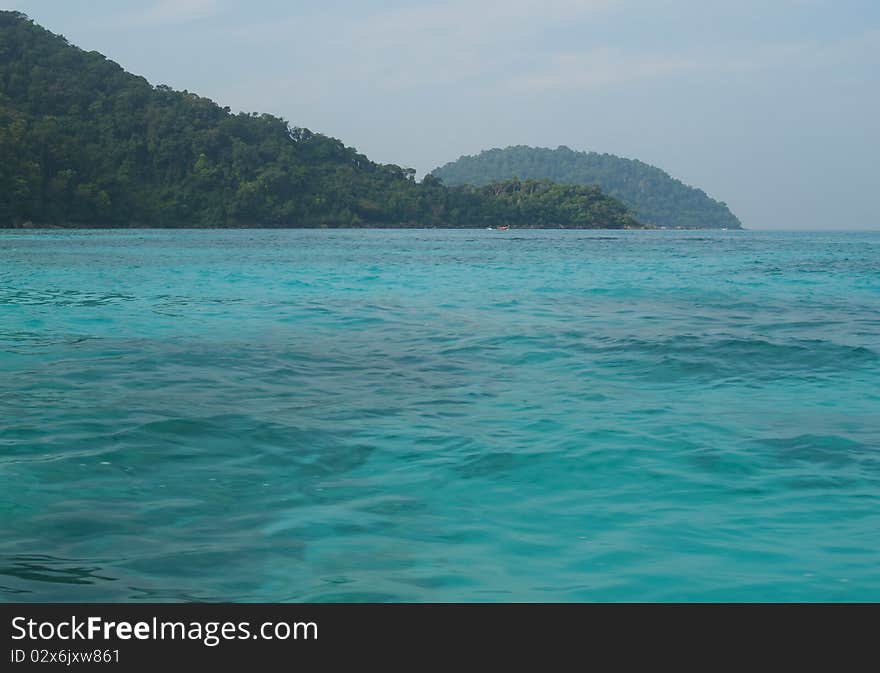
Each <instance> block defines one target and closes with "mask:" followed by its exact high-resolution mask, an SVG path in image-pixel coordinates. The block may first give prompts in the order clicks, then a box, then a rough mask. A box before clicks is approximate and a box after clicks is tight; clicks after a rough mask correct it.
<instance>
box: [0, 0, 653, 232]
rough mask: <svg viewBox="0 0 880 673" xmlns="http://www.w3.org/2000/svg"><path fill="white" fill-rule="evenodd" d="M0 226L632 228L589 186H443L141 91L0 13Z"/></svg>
mask: <svg viewBox="0 0 880 673" xmlns="http://www.w3.org/2000/svg"><path fill="white" fill-rule="evenodd" d="M0 157H2V161H0V226H10V225H11V226H17V225H22V224H26V223H28V222H32V223H35V224H38V225H47V224H54V225H62V226H368V227H369V226H372V227H378V226H453V227H465V226H490V225H496V224H514V225H521V226H541V225H545V226H559V225H561V226H584V227H622V226H628V227H636V226H639V225H638V223H637V222H635V220H633V218H632V217H631V215H630V214H629V213H627V211H626V209H625V208H624V207H623V206H622V205H621V204H620V203H618V202H617V201H615V200H614V199H611V198H610V197H608V196H605V195H603V194H601V193H600V192H599V191H598V190H595V189H587V190H584V189H572V188H570V187H560V186H556V185H550V184H548V183H524V184H522V185H520V184H519V183H516V184H514V183H505V184H503V185H498V186H493V187H487V188H485V189H478V188H470V187H462V188H457V189H449V188H446V187H444V186H443V184H442V183H441V182H440V181H439V180H437V179H435V178H433V177H428V178H425V179H424V180H423V181H422V182H421V183H419V182H416V181H415V179H414V175H415V171H413V170H412V169H407V168H401V167H400V166H395V165H382V164H377V163H374V162H372V161H370V160H369V159H367V157H365V156H364V155H362V154H359V153H358V152H357V151H356V150H354V149H352V148H350V147H346V146H345V145H343V144H342V143H341V142H340V141H338V140H336V139H334V138H329V137H327V136H324V135H321V134H318V133H312V132H311V131H309V130H308V129H304V128H296V127H291V126H290V125H289V124H288V123H287V122H286V121H285V120H283V119H280V118H278V117H274V116H272V115H268V114H256V113H251V114H246V113H239V114H232V113H230V111H229V108H221V107H219V106H218V105H217V104H215V103H214V102H212V101H210V100H208V99H206V98H201V97H199V96H197V95H195V94H193V93H189V92H187V91H182V92H180V91H173V90H171V89H170V88H168V87H166V86H156V87H154V86H151V85H150V84H149V83H148V82H147V81H146V80H145V79H144V78H142V77H137V76H134V75H131V74H129V73H126V72H125V71H124V70H123V69H122V68H121V67H120V66H119V65H117V64H116V63H113V62H112V61H109V60H107V59H106V58H105V57H104V56H102V55H101V54H98V53H96V52H85V51H83V50H81V49H78V48H77V47H74V46H72V45H70V44H68V43H67V40H65V39H64V38H63V37H61V36H58V35H54V34H52V33H50V32H49V31H47V30H45V29H43V28H41V27H39V26H37V25H35V24H34V23H33V22H32V21H30V20H29V19H28V18H27V17H26V16H25V15H23V14H20V13H18V12H7V11H0Z"/></svg>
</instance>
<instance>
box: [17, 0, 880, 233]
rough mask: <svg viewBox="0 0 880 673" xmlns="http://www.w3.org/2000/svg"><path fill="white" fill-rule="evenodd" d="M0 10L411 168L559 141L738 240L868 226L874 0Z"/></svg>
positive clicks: (106, 5)
mask: <svg viewBox="0 0 880 673" xmlns="http://www.w3.org/2000/svg"><path fill="white" fill-rule="evenodd" d="M0 5H2V6H3V7H4V8H6V9H19V10H21V11H23V12H25V13H27V14H28V15H30V16H31V18H33V19H34V20H35V21H37V22H38V23H40V24H41V25H43V26H45V27H46V28H48V29H49V30H52V31H53V32H56V33H61V34H63V35H65V36H66V37H67V38H68V40H70V41H71V42H72V43H74V44H77V45H78V46H81V47H83V48H84V49H87V50H96V51H100V52H102V53H103V54H106V55H107V56H108V57H110V58H111V59H113V60H114V61H116V62H118V63H120V64H121V65H122V66H123V67H125V68H126V69H128V70H130V71H132V72H135V73H137V74H140V75H143V76H145V77H146V78H147V79H149V80H150V81H151V82H152V83H154V84H168V85H170V86H172V87H174V88H177V89H188V90H190V91H195V92H197V93H199V94H201V95H204V96H207V97H209V98H212V99H214V100H216V101H217V102H218V103H220V104H221V105H229V106H230V107H231V108H233V110H246V111H259V112H271V113H273V114H276V115H279V116H281V117H284V118H285V119H287V120H289V121H290V122H291V123H292V124H294V125H297V126H306V127H308V128H310V129H312V130H314V131H320V132H322V133H326V134H328V135H331V136H334V137H336V138H339V139H341V140H342V141H343V142H345V144H347V145H352V146H354V147H357V148H358V149H359V150H360V151H362V152H364V153H365V154H367V156H369V157H370V158H371V159H373V160H375V161H381V162H387V163H396V164H400V165H403V166H409V167H413V168H416V169H417V170H418V171H419V174H422V173H424V172H425V171H428V170H430V169H432V168H434V167H436V166H438V165H441V164H443V163H446V162H447V161H451V160H454V159H456V158H458V157H459V156H460V155H462V154H474V153H476V152H479V151H480V150H482V149H487V148H491V147H504V146H507V145H516V144H528V145H541V146H547V147H556V146H557V145H568V146H569V147H571V148H572V149H578V150H596V151H600V152H611V153H613V154H619V155H621V156H625V157H632V158H638V159H642V160H643V161H647V162H649V163H652V164H655V165H657V166H659V167H661V168H663V169H665V170H667V171H669V172H670V173H671V174H672V175H674V176H675V177H677V178H680V179H681V180H683V181H684V182H687V183H689V184H693V185H696V186H699V187H702V188H703V189H705V190H706V191H707V192H708V193H709V194H710V195H711V196H713V197H715V198H718V199H720V200H722V201H726V202H727V203H728V205H730V207H731V209H732V210H733V211H734V212H735V213H736V214H737V215H738V216H739V217H740V219H742V221H743V223H744V224H745V226H746V227H749V228H756V229H757V228H760V229H763V228H785V229H792V228H813V229H815V228H840V229H866V228H870V229H877V228H880V215H878V208H880V2H877V0H864V1H861V0H833V1H832V0H827V1H826V0H729V1H728V0H717V1H716V0H580V1H578V0H540V1H535V2H531V1H526V0H504V1H495V0H446V1H439V0H438V1H436V2H435V1H429V0H422V1H415V0H390V1H384V2H381V1H371V0H320V1H311V0H301V1H296V0H266V1H263V0H250V1H249V2H245V1H244V0H87V1H86V0H83V1H82V2H80V1H77V0H31V1H23V2H8V1H7V2H3V1H2V0H0Z"/></svg>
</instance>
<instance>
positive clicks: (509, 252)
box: [0, 230, 880, 601]
mask: <svg viewBox="0 0 880 673" xmlns="http://www.w3.org/2000/svg"><path fill="white" fill-rule="evenodd" d="M0 599H3V600H7V601H49V600H52V601H68V600H71V601H72V600H77V601H137V600H145V601H176V600H198V601H202V600H226V601H755V600H759V601H878V600H880V233H761V232H738V231H727V232H724V231H716V232H675V231H625V232H608V231H538V230H530V231H517V230H511V231H508V232H498V231H484V230H466V231H462V230H458V231H446V230H394V231H388V230H386V231H381V230H282V231H279V230H237V231H225V230H205V231H192V230H189V231H173V230H171V231H167V230H165V231H159V230H135V231H132V230H129V231H57V230H56V231H3V232H0Z"/></svg>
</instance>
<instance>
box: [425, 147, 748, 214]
mask: <svg viewBox="0 0 880 673" xmlns="http://www.w3.org/2000/svg"><path fill="white" fill-rule="evenodd" d="M431 175H434V176H435V177H438V178H440V179H442V180H443V182H444V183H445V184H447V185H452V186H454V185H476V186H479V185H486V184H488V183H491V182H494V181H497V180H508V179H511V178H514V177H516V178H520V179H546V180H552V181H554V182H557V183H562V184H574V185H596V186H598V187H600V188H601V189H602V190H603V191H605V192H606V193H608V194H609V195H611V196H613V197H615V198H617V199H620V200H621V201H622V202H623V203H624V204H626V205H627V206H628V207H629V208H631V209H632V210H633V212H634V213H635V216H636V219H638V220H639V221H640V222H642V223H644V224H646V225H651V226H655V227H665V228H669V229H742V223H741V222H740V221H739V219H738V218H737V217H736V215H734V214H733V213H732V212H730V209H729V208H728V207H727V204H725V203H722V202H719V201H716V200H714V199H712V198H710V197H709V196H708V195H707V194H706V193H705V192H704V191H703V190H701V189H696V188H694V187H689V186H688V185H685V184H684V183H683V182H681V181H680V180H676V179H675V178H673V177H671V176H670V175H669V174H667V173H665V172H664V171H662V170H661V169H659V168H657V167H655V166H651V165H649V164H646V163H643V162H641V161H637V160H635V159H624V158H621V157H617V156H614V155H613V154H599V153H597V152H575V151H574V150H571V149H569V148H568V147H564V146H562V147H557V148H556V149H555V150H552V149H547V148H543V147H527V146H524V145H518V146H515V147H507V148H505V149H491V150H486V151H484V152H481V153H480V154H478V155H476V156H463V157H461V158H460V159H458V160H457V161H453V162H451V163H448V164H446V165H445V166H442V167H440V168H437V169H435V170H434V171H432V172H431Z"/></svg>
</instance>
